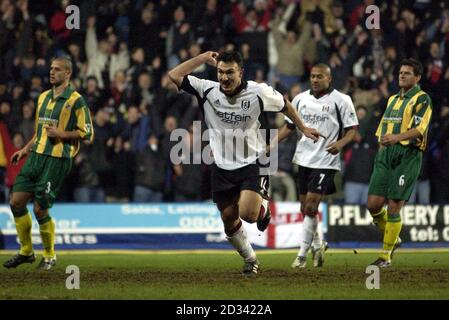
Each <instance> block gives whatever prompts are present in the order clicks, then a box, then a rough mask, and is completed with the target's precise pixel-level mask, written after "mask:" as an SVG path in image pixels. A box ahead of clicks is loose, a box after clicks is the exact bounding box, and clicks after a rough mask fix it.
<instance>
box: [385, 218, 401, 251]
mask: <svg viewBox="0 0 449 320" xmlns="http://www.w3.org/2000/svg"><path fill="white" fill-rule="evenodd" d="M401 227H402V221H401V215H400V214H399V213H392V214H389V215H388V220H387V223H386V226H385V233H384V245H383V251H382V253H381V255H380V258H382V259H384V260H390V256H391V251H392V250H393V247H394V245H395V244H396V241H397V240H398V237H399V233H400V232H401Z"/></svg>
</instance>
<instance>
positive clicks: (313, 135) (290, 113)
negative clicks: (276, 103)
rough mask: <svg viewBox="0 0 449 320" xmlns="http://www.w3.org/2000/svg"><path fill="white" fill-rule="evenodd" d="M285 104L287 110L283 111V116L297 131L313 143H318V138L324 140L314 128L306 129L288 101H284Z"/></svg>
mask: <svg viewBox="0 0 449 320" xmlns="http://www.w3.org/2000/svg"><path fill="white" fill-rule="evenodd" d="M285 101H286V104H287V108H286V109H285V111H284V114H285V115H286V116H287V117H288V118H289V119H290V120H291V121H292V122H293V123H294V124H295V125H296V126H297V127H298V129H299V130H300V131H301V132H302V133H303V134H304V135H305V136H306V137H307V138H310V139H312V140H313V141H315V142H316V141H318V139H319V138H320V137H323V138H326V137H325V136H323V135H322V134H321V133H319V132H318V130H316V129H314V128H309V127H306V126H305V125H304V124H303V123H302V121H301V119H300V118H299V116H298V113H297V112H296V110H295V108H294V107H293V106H292V104H291V103H290V101H288V100H285Z"/></svg>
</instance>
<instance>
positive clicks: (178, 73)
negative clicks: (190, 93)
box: [168, 51, 218, 88]
mask: <svg viewBox="0 0 449 320" xmlns="http://www.w3.org/2000/svg"><path fill="white" fill-rule="evenodd" d="M217 57H218V52H214V51H207V52H204V53H202V54H200V55H198V56H196V57H194V58H192V59H189V60H187V61H185V62H183V63H181V64H180V65H178V66H176V67H175V68H173V69H172V70H170V71H169V72H168V77H169V78H170V80H171V81H173V82H174V83H175V84H176V85H177V86H178V88H179V87H180V86H181V84H182V79H183V78H184V77H185V76H186V75H188V74H190V73H192V71H193V70H195V69H196V68H198V67H199V66H200V65H202V64H204V63H207V64H209V65H211V66H214V67H215V66H216V65H217V60H216V58H217Z"/></svg>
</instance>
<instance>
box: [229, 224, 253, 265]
mask: <svg viewBox="0 0 449 320" xmlns="http://www.w3.org/2000/svg"><path fill="white" fill-rule="evenodd" d="M226 239H228V241H229V242H230V243H231V244H232V246H233V247H234V248H235V250H237V252H238V253H239V254H240V256H241V257H242V258H243V259H244V260H245V262H248V261H254V260H256V259H257V257H256V253H255V252H254V250H253V247H252V246H251V244H250V243H249V241H248V236H247V234H246V230H245V228H244V227H243V224H242V226H241V227H240V229H238V230H237V231H236V232H235V233H234V234H233V235H232V236H230V237H226Z"/></svg>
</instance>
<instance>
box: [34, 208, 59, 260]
mask: <svg viewBox="0 0 449 320" xmlns="http://www.w3.org/2000/svg"><path fill="white" fill-rule="evenodd" d="M37 221H38V222H39V232H40V234H41V238H42V245H43V246H44V254H43V256H44V258H54V257H55V222H54V220H53V219H52V218H51V216H50V215H48V216H46V217H43V218H40V219H38V220H37Z"/></svg>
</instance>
